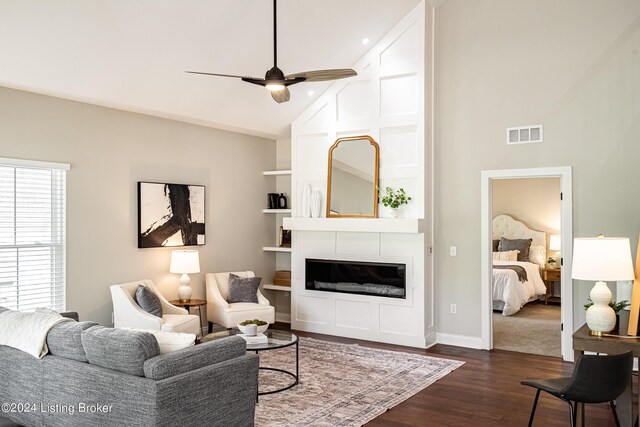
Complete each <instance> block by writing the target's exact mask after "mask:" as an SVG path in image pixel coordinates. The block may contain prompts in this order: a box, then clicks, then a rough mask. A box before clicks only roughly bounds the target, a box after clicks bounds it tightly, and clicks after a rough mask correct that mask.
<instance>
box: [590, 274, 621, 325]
mask: <svg viewBox="0 0 640 427" xmlns="http://www.w3.org/2000/svg"><path fill="white" fill-rule="evenodd" d="M589 297H590V298H591V301H593V305H592V306H591V307H589V308H588V309H587V313H586V318H587V326H588V327H589V329H590V330H591V332H590V335H593V336H602V334H603V333H604V334H606V333H609V332H611V331H612V330H613V329H614V328H615V326H616V313H615V311H613V309H612V308H611V307H609V303H610V302H611V291H610V290H609V288H608V287H607V284H606V283H605V282H601V281H598V282H596V284H595V286H594V287H593V289H591V293H590V294H589Z"/></svg>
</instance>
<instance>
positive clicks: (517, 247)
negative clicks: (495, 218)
mask: <svg viewBox="0 0 640 427" xmlns="http://www.w3.org/2000/svg"><path fill="white" fill-rule="evenodd" d="M532 241H533V239H513V240H512V239H505V238H504V237H503V238H502V239H500V251H501V252H507V251H520V253H519V254H518V261H529V248H530V247H531V242H532Z"/></svg>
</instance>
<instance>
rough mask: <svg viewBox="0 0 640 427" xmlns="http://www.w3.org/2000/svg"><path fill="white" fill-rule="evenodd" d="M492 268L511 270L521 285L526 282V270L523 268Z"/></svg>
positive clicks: (512, 266)
mask: <svg viewBox="0 0 640 427" xmlns="http://www.w3.org/2000/svg"><path fill="white" fill-rule="evenodd" d="M493 268H499V269H502V270H513V271H515V272H516V274H517V275H518V280H520V281H521V282H522V283H524V282H526V281H527V280H528V279H527V270H525V269H524V267H520V266H519V265H494V266H493Z"/></svg>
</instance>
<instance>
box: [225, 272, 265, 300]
mask: <svg viewBox="0 0 640 427" xmlns="http://www.w3.org/2000/svg"><path fill="white" fill-rule="evenodd" d="M261 281H262V277H247V278H244V277H240V276H237V275H235V274H233V273H231V274H229V291H228V292H227V302H229V303H234V302H253V303H256V304H257V303H258V286H260V282H261Z"/></svg>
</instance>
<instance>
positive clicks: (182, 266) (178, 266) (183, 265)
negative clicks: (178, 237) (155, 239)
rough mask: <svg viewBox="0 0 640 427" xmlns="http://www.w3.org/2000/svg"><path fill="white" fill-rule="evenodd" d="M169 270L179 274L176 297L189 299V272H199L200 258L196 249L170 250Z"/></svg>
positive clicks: (185, 300)
mask: <svg viewBox="0 0 640 427" xmlns="http://www.w3.org/2000/svg"><path fill="white" fill-rule="evenodd" d="M169 272H171V273H178V274H181V276H180V287H179V288H178V299H179V300H180V302H187V301H189V300H190V299H191V287H190V286H189V282H191V279H189V273H200V259H199V258H198V251H194V250H179V251H172V252H171V266H170V267H169Z"/></svg>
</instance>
